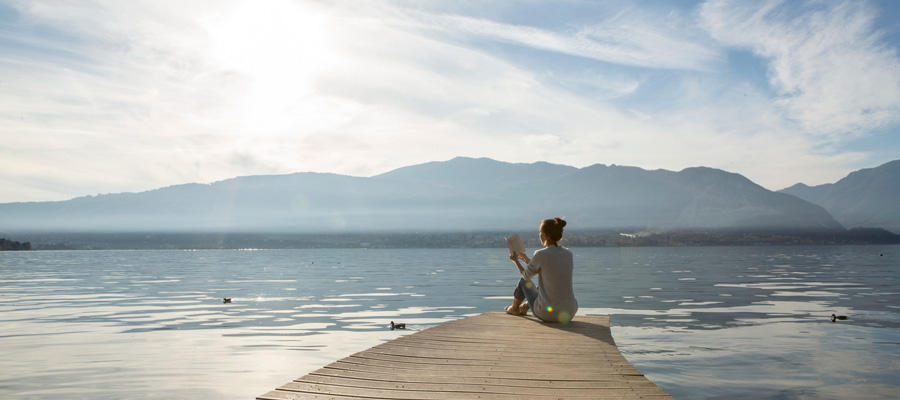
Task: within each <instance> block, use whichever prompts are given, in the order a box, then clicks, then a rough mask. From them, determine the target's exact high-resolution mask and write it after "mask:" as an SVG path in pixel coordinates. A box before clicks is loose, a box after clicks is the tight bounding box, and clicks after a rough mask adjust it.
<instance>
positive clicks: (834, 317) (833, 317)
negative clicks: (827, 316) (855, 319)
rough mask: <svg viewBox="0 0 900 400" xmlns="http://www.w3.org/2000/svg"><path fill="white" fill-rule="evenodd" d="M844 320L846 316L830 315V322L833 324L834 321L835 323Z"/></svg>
mask: <svg viewBox="0 0 900 400" xmlns="http://www.w3.org/2000/svg"><path fill="white" fill-rule="evenodd" d="M845 319H847V316H846V315H834V314H831V322H834V321H836V320H841V321H843V320H845Z"/></svg>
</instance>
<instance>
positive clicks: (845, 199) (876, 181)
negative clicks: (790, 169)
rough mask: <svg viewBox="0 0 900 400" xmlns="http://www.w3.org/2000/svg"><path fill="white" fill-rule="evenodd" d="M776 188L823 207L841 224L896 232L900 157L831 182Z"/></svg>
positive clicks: (898, 225)
mask: <svg viewBox="0 0 900 400" xmlns="http://www.w3.org/2000/svg"><path fill="white" fill-rule="evenodd" d="M779 192H781V193H787V194H792V195H794V196H797V197H799V198H801V199H803V200H806V201H808V202H810V203H814V204H818V205H820V206H822V207H824V208H825V209H826V210H828V212H829V213H831V215H832V216H834V218H835V219H836V220H838V221H839V222H840V223H841V224H843V225H844V226H845V227H848V228H854V227H867V228H872V227H878V228H885V229H887V230H889V231H892V232H894V233H897V234H900V160H896V161H891V162H889V163H887V164H884V165H881V166H879V167H876V168H868V169H861V170H859V171H856V172H852V173H851V174H850V175H847V177H845V178H843V179H841V180H839V181H837V182H835V183H828V184H824V185H819V186H807V185H804V184H802V183H798V184H796V185H794V186H791V187H789V188H787V189H782V190H779Z"/></svg>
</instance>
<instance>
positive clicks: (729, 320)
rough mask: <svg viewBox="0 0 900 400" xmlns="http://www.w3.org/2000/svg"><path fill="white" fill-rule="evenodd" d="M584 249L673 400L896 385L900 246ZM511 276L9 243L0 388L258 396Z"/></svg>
mask: <svg viewBox="0 0 900 400" xmlns="http://www.w3.org/2000/svg"><path fill="white" fill-rule="evenodd" d="M573 251H574V252H575V254H576V263H577V264H576V276H577V278H576V287H575V290H576V295H577V297H578V299H579V303H580V306H581V310H580V313H588V314H609V315H611V316H612V324H613V327H612V330H613V336H614V337H615V339H616V341H617V343H618V344H619V348H620V349H621V351H622V353H623V354H624V355H625V356H626V357H627V358H628V359H629V361H631V362H632V363H633V364H634V365H635V366H637V367H638V368H639V369H640V370H641V371H642V372H644V373H645V374H646V375H647V376H648V377H649V378H650V379H652V380H653V381H654V382H656V383H657V384H658V385H659V386H661V387H663V388H664V389H665V390H667V391H669V392H670V393H672V394H673V395H674V396H675V397H676V398H684V399H694V398H722V397H744V398H771V399H780V398H835V399H838V398H847V397H853V398H872V399H887V398H895V397H896V395H895V393H897V392H898V389H900V379H898V378H897V376H898V375H900V374H898V372H900V352H898V349H900V347H898V346H900V334H898V333H897V332H898V330H897V328H898V327H900V310H898V304H900V290H898V287H897V278H898V273H897V266H898V265H900V246H814V247H800V246H798V247H777V246H773V247H693V248H574V249H573ZM516 280H517V276H516V274H515V268H514V267H513V266H512V264H511V263H510V262H509V261H508V260H507V258H506V255H505V250H504V249H444V250H441V249H421V250H365V249H353V250H259V251H238V250H210V251H42V252H27V253H0V370H2V371H4V373H3V374H2V375H0V396H2V397H12V398H21V399H30V398H43V397H48V396H54V397H62V398H92V399H112V398H142V399H177V398H195V397H201V396H202V397H215V398H234V399H246V398H253V397H254V396H256V395H259V394H262V393H265V392H266V391H268V390H270V389H272V388H274V387H275V386H278V385H280V384H283V383H285V382H288V381H290V380H291V379H294V378H296V377H299V376H301V375H304V374H306V373H307V372H310V371H312V370H315V369H317V368H319V367H321V366H323V365H326V364H328V363H330V362H332V361H334V360H336V359H339V358H341V357H344V356H347V355H350V354H352V353H354V352H357V351H360V350H364V349H366V348H368V347H371V346H373V345H375V344H378V343H381V342H383V341H386V340H390V339H393V338H396V337H398V336H399V335H404V334H408V333H410V332H414V331H417V330H421V329H425V328H428V327H431V326H434V325H436V324H440V323H442V322H445V321H448V320H453V319H457V318H461V317H464V316H467V315H474V314H479V313H482V312H486V311H498V310H502V308H503V306H504V305H506V304H507V302H508V301H509V296H510V294H511V289H512V285H514V284H515V281H516ZM224 297H229V298H232V299H233V302H232V303H230V304H224V303H223V302H222V298H224ZM832 313H836V314H840V315H847V316H849V317H850V318H849V319H848V320H847V321H838V322H837V323H832V322H831V321H830V319H829V318H828V316H830V315H831V314H832ZM392 320H394V321H398V322H405V323H407V325H408V326H409V328H410V329H408V330H406V331H399V330H398V331H391V330H389V329H387V325H388V324H389V323H390V321H392Z"/></svg>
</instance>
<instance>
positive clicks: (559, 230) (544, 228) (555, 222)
mask: <svg viewBox="0 0 900 400" xmlns="http://www.w3.org/2000/svg"><path fill="white" fill-rule="evenodd" d="M565 227H566V220H564V219H562V218H559V217H556V218H550V219H545V220H543V221H541V232H543V233H544V234H545V235H547V239H550V240H551V241H554V242H558V241H560V240H562V235H563V230H565V229H564V228H565Z"/></svg>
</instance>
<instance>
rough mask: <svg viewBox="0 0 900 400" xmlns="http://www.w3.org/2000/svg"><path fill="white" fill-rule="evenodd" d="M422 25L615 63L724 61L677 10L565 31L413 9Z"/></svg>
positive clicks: (704, 66) (625, 14) (686, 65)
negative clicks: (675, 11)
mask: <svg viewBox="0 0 900 400" xmlns="http://www.w3.org/2000/svg"><path fill="white" fill-rule="evenodd" d="M408 15H410V16H411V17H412V20H414V21H418V22H420V25H419V28H420V29H425V30H440V31H442V32H443V33H444V34H447V35H451V36H456V37H459V36H461V37H462V38H465V39H468V40H472V41H478V40H494V41H500V42H506V43H511V44H515V45H519V46H525V47H530V48H534V49H539V50H545V51H550V52H557V53H562V54H567V55H572V56H578V57H585V58H590V59H594V60H599V61H604V62H608V63H613V64H622V65H629V66H639V67H650V68H673V69H688V70H704V71H706V70H709V69H710V68H714V65H715V64H716V63H718V62H721V61H722V53H721V51H719V49H717V48H716V46H715V45H714V44H713V42H712V41H709V40H704V39H705V37H704V36H701V35H699V34H697V32H696V31H695V29H692V28H690V26H689V25H688V22H689V20H688V19H687V18H685V17H684V16H681V15H678V14H676V13H669V14H667V15H655V14H653V13H650V12H645V11H644V12H642V11H639V10H636V9H629V10H625V11H622V12H619V13H617V14H615V15H612V16H609V17H608V18H605V19H603V20H602V21H598V22H594V23H590V24H578V25H573V26H569V27H566V29H564V30H555V31H551V30H547V29H541V28H537V27H533V26H523V25H516V24H509V23H501V22H496V21H491V20H487V19H483V18H474V17H469V16H461V15H446V14H428V13H423V12H408Z"/></svg>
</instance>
